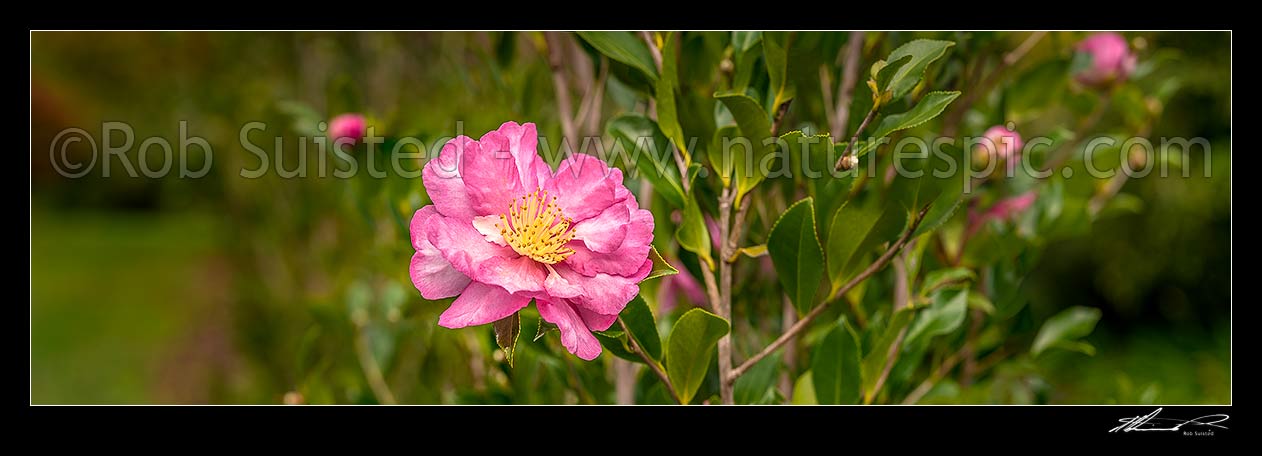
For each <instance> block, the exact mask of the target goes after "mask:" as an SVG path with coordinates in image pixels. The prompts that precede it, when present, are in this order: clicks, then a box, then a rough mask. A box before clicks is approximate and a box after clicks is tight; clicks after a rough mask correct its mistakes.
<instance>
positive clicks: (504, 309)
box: [438, 282, 590, 336]
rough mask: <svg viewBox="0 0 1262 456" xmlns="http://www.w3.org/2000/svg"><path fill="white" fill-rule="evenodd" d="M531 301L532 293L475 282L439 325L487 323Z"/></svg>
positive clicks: (457, 326) (456, 326) (442, 317)
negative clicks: (519, 294)
mask: <svg viewBox="0 0 1262 456" xmlns="http://www.w3.org/2000/svg"><path fill="white" fill-rule="evenodd" d="M528 304H530V297H528V296H518V295H513V294H509V293H508V292H507V291H504V289H502V288H500V287H495V286H491V285H485V284H481V283H478V282H472V283H470V284H469V286H468V287H466V288H465V290H464V292H463V293H460V297H459V298H456V300H455V302H452V303H451V307H448V308H447V310H446V311H444V312H443V314H442V315H439V316H438V326H442V327H444V328H452V329H455V328H463V327H465V326H474V325H485V324H487V323H492V322H495V321H499V320H502V319H504V318H507V317H508V316H509V315H512V314H513V313H515V312H517V311H518V310H521V309H522V308H523V307H526V305H528ZM589 336H590V334H589Z"/></svg>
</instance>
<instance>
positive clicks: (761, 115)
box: [714, 93, 775, 200]
mask: <svg viewBox="0 0 1262 456" xmlns="http://www.w3.org/2000/svg"><path fill="white" fill-rule="evenodd" d="M714 97H715V98H717V99H718V100H719V102H721V103H723V105H724V106H726V107H727V109H728V110H729V111H731V112H732V117H733V118H734V119H736V125H737V126H738V127H740V131H741V137H743V138H745V139H746V140H748V141H749V145H750V147H741V146H733V147H732V150H731V152H733V154H732V160H733V161H734V163H733V170H734V172H735V173H736V176H735V181H736V188H737V190H738V193H737V195H738V196H737V199H738V200H739V199H740V197H741V196H742V195H744V194H745V193H747V192H749V190H750V189H752V188H754V186H756V185H758V183H759V182H762V180H763V179H765V178H766V175H765V174H764V173H763V172H762V169H761V168H760V164H761V163H762V161H763V159H764V157H766V156H767V155H769V154H770V153H771V152H772V151H773V150H774V149H775V142H773V141H769V139H770V138H771V120H770V119H768V118H767V112H766V111H763V109H762V106H759V105H758V102H757V101H754V99H753V98H750V97H749V96H748V95H745V94H741V93H721V94H715V95H714ZM738 151H739V152H738Z"/></svg>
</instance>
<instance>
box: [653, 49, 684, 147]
mask: <svg viewBox="0 0 1262 456" xmlns="http://www.w3.org/2000/svg"><path fill="white" fill-rule="evenodd" d="M676 35H677V34H676V33H674V32H667V33H666V40H665V41H664V43H665V44H664V45H663V46H662V76H661V79H660V80H658V82H657V124H658V126H659V127H661V129H662V134H665V135H666V137H667V138H670V140H671V142H674V143H675V147H677V148H678V149H679V150H680V151H682V152H683V156H684V160H685V163H687V162H688V161H690V159H689V157H691V154H689V152H688V147H687V144H686V143H685V142H684V131H683V128H682V127H680V126H679V114H678V112H677V110H676V107H675V88H676V87H678V86H679V71H678V66H679V43H678V39H677V38H676Z"/></svg>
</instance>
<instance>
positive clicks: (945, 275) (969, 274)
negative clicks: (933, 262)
mask: <svg viewBox="0 0 1262 456" xmlns="http://www.w3.org/2000/svg"><path fill="white" fill-rule="evenodd" d="M976 278H977V274H975V273H973V270H972V269H969V268H963V267H959V268H945V269H938V270H935V271H931V272H929V273H928V274H925V280H924V281H923V282H922V283H921V285H920V295H921V296H929V293H931V292H933V291H934V290H937V289H938V288H941V287H943V286H944V285H948V284H950V283H953V282H961V281H965V280H974V279H976Z"/></svg>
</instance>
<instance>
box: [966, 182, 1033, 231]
mask: <svg viewBox="0 0 1262 456" xmlns="http://www.w3.org/2000/svg"><path fill="white" fill-rule="evenodd" d="M1037 198H1038V193H1037V192H1036V191H1034V190H1030V191H1027V192H1025V193H1022V194H1020V195H1017V196H1010V197H1008V198H1004V199H1001V200H999V201H996V202H995V204H993V205H991V206H990V208H989V209H986V211H985V212H981V213H978V212H977V211H976V210H975V208H969V211H968V229H967V231H966V232H965V237H973V234H974V233H976V232H977V230H979V229H981V227H982V226H983V225H985V224H986V222H989V221H991V220H1012V219H1015V218H1016V217H1017V215H1020V214H1021V213H1022V212H1025V210H1026V209H1029V208H1030V206H1032V205H1034V201H1035V200H1036V199H1037Z"/></svg>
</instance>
